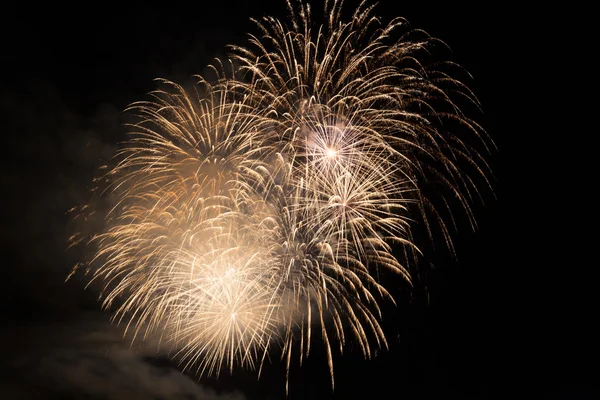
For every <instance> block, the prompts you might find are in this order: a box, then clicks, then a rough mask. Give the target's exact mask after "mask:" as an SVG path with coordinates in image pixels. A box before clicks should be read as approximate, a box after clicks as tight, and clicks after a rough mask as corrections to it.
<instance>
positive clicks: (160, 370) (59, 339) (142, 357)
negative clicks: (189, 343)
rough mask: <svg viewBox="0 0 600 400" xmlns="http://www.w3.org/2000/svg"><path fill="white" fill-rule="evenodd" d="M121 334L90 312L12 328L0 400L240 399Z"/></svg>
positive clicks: (1, 364) (1, 368) (7, 338)
mask: <svg viewBox="0 0 600 400" xmlns="http://www.w3.org/2000/svg"><path fill="white" fill-rule="evenodd" d="M122 332H123V329H121V328H119V327H116V326H114V325H111V324H109V323H108V322H107V321H105V320H103V319H102V318H100V317H98V316H94V315H89V314H88V315H86V316H84V317H83V318H80V319H79V320H78V321H77V322H70V323H63V324H59V325H56V324H52V325H51V324H47V325H44V324H41V325H38V326H35V327H31V326H28V327H25V328H15V329H14V330H12V331H11V332H10V333H8V334H4V335H3V337H2V342H3V343H5V344H6V345H7V347H8V351H7V354H6V355H5V356H3V359H2V361H0V371H1V372H2V375H1V376H2V378H0V398H7V399H8V398H11V399H12V398H19V399H38V398H63V399H68V398H86V399H115V400H119V399H158V398H167V399H203V400H244V399H245V396H244V395H243V394H242V393H240V392H237V391H234V392H232V391H229V392H225V391H223V392H217V391H216V390H213V389H211V388H208V387H205V386H202V385H199V384H198V383H197V382H196V381H195V380H194V379H193V378H190V377H189V376H187V375H185V374H183V373H181V372H180V371H179V370H178V369H177V368H176V367H175V366H174V365H172V364H171V362H169V361H168V358H166V356H165V355H163V354H159V353H157V352H156V347H154V346H153V345H152V344H149V343H144V344H139V345H137V344H134V345H131V342H130V341H129V340H127V339H124V338H123V335H122ZM151 342H152V341H150V343H151Z"/></svg>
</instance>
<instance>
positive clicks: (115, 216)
mask: <svg viewBox="0 0 600 400" xmlns="http://www.w3.org/2000/svg"><path fill="white" fill-rule="evenodd" d="M288 7H289V11H290V14H291V16H290V19H289V21H286V22H283V21H280V20H278V19H275V18H264V19H263V20H260V21H255V22H256V24H257V26H258V28H259V31H260V33H261V35H260V36H251V37H250V41H249V44H248V46H246V47H240V46H233V47H232V50H233V53H234V54H233V56H232V57H233V60H234V61H235V62H236V63H237V65H239V67H238V71H237V72H236V71H234V73H233V74H231V76H230V77H228V76H226V75H225V74H223V73H221V72H220V71H222V70H223V68H222V67H223V66H222V65H220V66H219V67H217V68H215V70H216V71H218V72H219V73H218V79H217V80H216V81H217V83H214V84H210V83H208V82H207V81H206V80H205V79H203V78H201V77H199V84H198V85H197V86H195V87H194V88H192V89H184V88H183V87H180V86H178V85H176V84H173V83H171V82H167V81H164V82H163V84H164V85H166V87H167V89H165V90H160V91H157V92H155V93H154V99H153V101H149V102H140V103H135V104H133V105H132V107H131V110H132V111H134V112H135V113H136V114H137V115H138V117H139V119H138V121H139V122H138V123H137V124H135V125H133V126H132V130H131V134H130V139H129V141H128V142H127V143H126V146H125V147H124V148H123V150H122V151H121V152H120V153H119V155H118V159H119V160H120V161H119V162H118V163H117V164H116V165H115V166H114V167H113V168H112V169H111V170H110V172H109V174H108V175H107V177H108V178H109V179H110V182H111V183H110V186H109V188H108V192H109V193H112V195H114V196H115V197H116V198H118V202H117V203H116V205H115V206H114V207H113V208H112V209H111V211H110V212H109V213H108V217H107V228H106V229H105V230H104V231H103V232H101V233H99V234H98V235H96V236H94V237H93V238H92V239H91V240H90V242H89V243H90V244H93V245H94V246H95V249H96V250H95V256H94V258H93V260H92V261H91V262H90V263H89V265H90V268H89V271H90V273H91V274H92V280H99V281H102V282H104V293H105V297H104V305H105V306H106V307H116V312H115V315H116V318H119V319H121V318H124V317H127V318H128V320H129V322H128V326H129V325H131V326H132V327H133V329H135V331H136V335H137V334H142V331H143V334H144V335H145V334H147V333H149V332H153V331H157V332H160V334H161V336H162V337H163V338H164V341H166V342H169V343H171V344H172V345H173V346H175V347H176V348H177V349H178V353H177V354H178V355H180V356H181V358H182V359H183V360H185V363H186V364H185V365H186V367H191V366H192V365H196V366H198V369H199V372H201V373H209V374H213V373H214V374H218V373H219V371H220V370H221V369H222V368H223V367H227V368H229V369H230V370H232V369H233V367H234V366H235V365H240V366H243V367H248V368H256V367H259V366H261V365H262V363H263V361H264V360H265V359H266V358H267V357H268V356H269V354H271V350H273V351H275V350H274V349H278V350H277V351H279V352H280V353H279V354H280V356H281V357H282V358H283V359H285V360H286V363H287V368H288V371H289V369H290V365H291V361H292V355H293V354H299V355H300V362H302V359H303V357H305V356H308V354H309V352H310V347H311V341H313V340H315V339H314V337H315V334H314V332H316V333H317V335H318V336H319V337H320V339H321V340H323V342H324V343H325V348H326V350H327V354H328V362H329V368H330V371H331V377H332V384H333V358H332V349H333V348H335V347H338V348H339V350H340V351H342V350H343V345H344V343H345V342H346V341H347V340H348V339H351V340H352V341H353V342H356V343H358V344H359V347H360V349H361V350H362V352H363V354H364V355H365V357H370V356H371V355H372V352H373V349H374V348H379V347H385V346H387V342H386V339H385V335H384V332H383V330H382V328H381V326H380V320H381V311H380V307H379V303H380V301H382V300H387V301H392V302H393V298H392V296H391V295H390V294H389V293H388V291H387V290H386V289H385V287H384V285H383V284H382V283H381V282H378V281H377V279H376V277H377V276H378V272H379V271H380V270H381V269H385V270H388V271H392V272H393V273H394V274H398V275H400V276H401V277H403V278H404V279H405V280H406V281H407V282H409V283H410V281H411V274H410V272H409V267H408V264H409V261H410V257H408V258H399V257H398V254H399V253H406V254H413V255H416V254H419V250H418V247H417V245H416V244H415V243H414V241H413V238H412V234H411V229H412V227H413V226H414V224H415V223H418V222H421V223H423V224H424V225H425V226H426V227H427V229H428V231H429V232H430V235H431V236H432V237H433V234H432V233H431V232H432V229H433V228H432V226H433V225H434V224H433V222H436V225H437V226H439V227H440V230H441V232H442V233H443V234H444V237H445V238H446V242H447V244H448V245H449V247H450V248H452V242H451V240H450V236H449V233H450V229H449V228H450V227H449V226H448V224H447V222H448V221H452V220H453V219H452V218H453V217H452V215H453V214H454V211H455V210H452V209H450V210H449V211H452V212H446V213H445V212H442V210H440V206H441V208H442V209H445V208H447V206H448V207H449V205H450V204H457V205H458V208H459V209H460V210H462V211H463V213H464V215H466V216H467V218H468V220H469V221H471V223H472V224H473V225H474V218H473V213H472V210H471V204H472V200H473V198H474V197H475V196H476V195H477V194H478V189H477V186H476V182H484V184H486V185H488V186H489V183H488V180H487V176H488V175H489V169H488V166H487V164H486V163H485V160H484V158H483V157H482V156H481V155H480V153H479V152H478V151H477V148H478V147H479V148H481V149H485V150H487V145H486V144H490V143H491V142H490V141H489V140H488V138H487V137H486V135H485V132H484V131H483V130H482V129H481V127H480V126H479V125H478V124H477V123H475V122H474V121H473V120H471V119H469V118H468V117H467V116H466V115H465V114H464V113H463V112H462V111H461V108H460V107H459V106H458V103H457V101H458V102H460V103H461V104H462V102H463V101H464V100H466V101H467V102H468V103H470V104H472V105H474V106H475V107H478V102H477V100H476V98H475V96H474V95H473V93H472V92H471V91H470V90H469V89H468V88H467V86H466V85H465V84H463V83H461V82H460V81H459V80H458V79H455V78H453V77H452V74H451V72H452V70H453V69H455V68H456V66H455V65H454V64H452V63H436V64H435V65H434V66H433V67H432V66H431V65H430V64H429V63H425V62H423V61H420V59H421V58H423V59H426V60H427V59H430V58H431V53H432V51H433V49H434V48H435V47H436V46H437V47H440V46H441V47H443V46H444V45H443V43H441V42H440V41H439V40H436V39H434V38H431V37H430V36H428V35H427V34H425V33H424V32H422V31H418V30H413V29H411V28H410V27H409V25H408V23H407V22H406V21H405V20H403V19H400V18H398V19H394V20H393V21H391V22H390V23H389V24H383V23H382V22H381V21H380V20H379V19H378V18H377V17H375V16H374V14H373V6H370V5H367V4H366V3H362V4H361V5H360V6H359V7H358V8H357V9H356V11H355V12H354V14H353V15H352V17H351V18H350V19H349V20H348V21H347V22H345V21H344V20H343V19H342V17H341V1H333V2H326V3H325V15H326V21H325V23H324V24H322V25H317V24H313V23H312V21H311V18H312V17H311V10H310V8H309V6H308V5H304V4H301V3H297V4H292V3H291V2H288ZM239 74H241V75H239ZM236 76H242V78H243V79H238V78H236ZM456 99H459V100H456ZM453 129H454V130H456V132H453ZM465 168H467V170H468V171H472V173H467V172H466V170H465ZM477 178H479V179H477ZM427 187H433V188H434V191H435V193H437V194H438V195H437V196H429V195H425V194H424V193H427V192H426V190H425V189H426V188H427ZM442 215H447V216H448V218H446V219H444V218H442V217H441V216H442ZM398 249H401V251H398ZM296 347H298V349H299V350H298V351H297V352H296V351H295V350H294V349H295V348H296Z"/></svg>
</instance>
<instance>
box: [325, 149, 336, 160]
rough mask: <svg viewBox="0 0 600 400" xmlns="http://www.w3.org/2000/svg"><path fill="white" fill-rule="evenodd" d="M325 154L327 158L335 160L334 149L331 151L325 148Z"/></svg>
mask: <svg viewBox="0 0 600 400" xmlns="http://www.w3.org/2000/svg"><path fill="white" fill-rule="evenodd" d="M325 153H326V154H327V158H335V157H336V156H337V153H338V152H337V150H336V149H332V148H329V147H328V148H327V151H326V152H325Z"/></svg>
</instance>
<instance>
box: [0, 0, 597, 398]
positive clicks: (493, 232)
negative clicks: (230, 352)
mask: <svg viewBox="0 0 600 400" xmlns="http://www.w3.org/2000/svg"><path fill="white" fill-rule="evenodd" d="M450 3H451V2H446V4H445V5H434V4H430V3H428V2H396V1H392V0H384V1H381V2H380V5H379V6H378V8H377V11H376V14H378V15H380V16H382V17H383V19H384V20H386V21H387V20H389V19H391V18H392V17H394V16H398V15H400V16H403V17H405V18H407V19H408V20H409V21H410V22H411V24H412V25H413V26H414V27H416V28H422V29H424V30H425V31H427V32H429V33H430V34H432V35H433V36H435V37H438V38H440V39H442V40H444V41H445V42H446V43H447V44H448V45H449V46H450V47H451V48H452V50H453V53H452V54H451V59H452V60H453V61H456V62H458V63H459V64H461V65H462V66H464V67H465V68H466V70H468V71H469V72H470V73H471V74H472V75H473V77H474V80H473V82H472V83H471V85H470V86H471V87H472V88H473V89H474V91H475V93H476V94H477V96H478V97H479V99H480V100H481V102H482V105H483V110H484V114H483V115H482V116H480V117H478V120H479V121H481V123H482V124H483V125H484V127H485V128H486V129H487V130H488V132H489V133H490V135H491V136H492V137H493V139H494V140H495V142H496V144H497V146H498V148H499V151H498V152H496V153H494V154H492V155H491V156H490V158H489V160H490V162H491V164H492V167H493V169H494V173H495V183H494V190H495V195H496V198H495V199H494V197H493V196H492V195H487V197H486V204H485V206H482V205H477V206H476V208H475V211H476V215H477V218H478V221H479V230H478V231H477V232H475V233H473V232H469V231H466V230H463V231H461V232H459V233H458V234H457V235H456V236H455V238H456V244H457V252H458V260H453V259H452V258H450V257H449V256H448V254H446V253H444V252H434V251H433V250H432V249H429V248H427V249H425V250H426V252H427V253H428V256H429V259H430V260H431V263H432V266H427V267H426V273H425V274H424V277H423V281H421V282H420V285H417V286H418V287H417V289H416V290H415V293H414V295H413V296H408V295H406V293H405V291H404V290H403V289H402V287H401V285H400V283H399V284H398V288H397V290H396V289H394V288H392V289H393V290H396V292H397V294H398V298H399V301H398V303H399V304H398V307H397V308H395V309H393V310H390V311H389V312H388V313H387V314H385V320H384V325H385V326H386V329H387V333H388V339H389V342H390V349H389V350H388V351H382V352H380V354H378V355H377V356H376V357H375V358H374V360H370V361H364V360H363V359H362V357H360V356H359V354H358V352H357V351H354V350H352V347H351V346H349V347H348V350H347V353H345V354H344V355H343V356H336V357H335V361H334V362H335V373H336V386H335V391H334V392H333V393H332V391H331V388H330V386H329V376H328V372H327V367H326V364H325V362H324V359H323V354H322V349H319V348H318V346H317V348H316V349H315V351H314V354H313V355H312V356H311V357H310V358H309V360H308V361H307V362H306V363H305V365H304V366H303V367H302V368H299V367H297V366H296V367H294V368H293V370H292V375H291V378H290V396H289V398H290V399H304V398H306V399H309V398H310V399H313V398H314V399H316V398H323V399H329V398H339V399H346V398H373V399H376V398H405V399H413V398H414V399H430V398H436V399H437V398H439V399H446V398H469V399H471V398H472V399H487V398H506V397H510V398H513V397H521V396H530V397H533V398H551V399H554V398H556V399H559V398H565V399H566V398H585V399H587V398H598V393H599V388H598V384H597V376H598V375H597V373H598V368H597V367H596V364H597V362H596V361H597V356H598V352H597V345H596V339H597V334H596V333H595V332H596V331H594V330H593V327H592V326H593V325H594V324H593V322H594V320H595V319H597V312H596V307H595V304H594V298H595V296H594V287H595V282H594V281H593V279H592V274H591V273H590V272H589V271H590V269H593V268H594V263H592V262H590V261H588V260H587V259H586V255H588V254H590V251H589V245H587V244H585V243H589V242H591V239H588V240H585V239H582V237H588V238H589V237H590V236H589V234H585V233H584V231H583V228H581V227H577V228H576V224H574V223H572V222H571V221H573V220H575V219H578V218H580V217H575V215H576V213H577V211H579V210H578V209H579V208H581V207H582V201H581V196H580V195H578V194H577V190H574V187H577V185H578V183H577V181H576V178H575V177H574V175H576V174H574V173H571V172H568V171H569V169H568V166H570V165H572V164H573V163H572V160H573V159H574V158H576V157H577V155H576V154H573V153H572V152H571V151H570V150H567V143H569V142H571V140H570V139H569V136H568V135H569V132H565V131H563V130H562V129H563V128H562V126H559V125H558V124H555V123H554V122H555V121H556V120H557V114H554V112H553V111H552V109H550V108H545V107H544V106H543V104H546V103H547V102H548V101H549V99H553V98H556V99H557V101H560V102H565V101H568V100H565V97H564V96H559V95H558V92H555V91H553V90H551V87H552V88H553V87H556V85H554V82H556V80H557V79H559V78H557V77H559V76H560V74H558V73H557V74H556V75H554V74H552V73H550V72H549V69H548V64H553V63H555V62H557V61H556V60H560V59H562V56H561V50H560V49H558V42H556V44H557V46H556V47H554V45H548V46H547V45H546V44H545V42H546V41H552V40H554V39H553V37H551V36H546V37H544V35H545V34H546V33H547V31H545V30H543V29H539V28H538V26H537V25H536V21H538V20H541V19H544V17H542V16H541V15H538V14H537V13H536V12H535V10H534V11H531V12H528V11H527V10H525V9H523V8H522V7H520V6H519V5H510V4H506V3H499V4H497V5H495V4H493V3H487V2H481V5H478V6H472V5H469V6H467V5H462V4H459V5H457V4H450ZM355 4H356V2H352V1H349V2H348V3H347V7H348V8H351V7H352V6H353V5H355ZM313 5H315V8H316V9H317V10H318V9H320V6H317V2H313ZM263 15H276V16H284V15H285V4H284V2H283V0H282V1H277V2H249V1H238V0H235V1H231V0H230V1H223V2H218V1H217V2H211V3H204V2H196V3H194V4H193V5H191V3H190V4H185V3H183V2H182V3H175V2H167V3H164V2H163V3H161V4H159V5H156V6H149V5H146V4H141V3H139V4H135V3H129V4H128V5H127V6H125V5H123V4H120V5H118V6H114V7H109V6H108V5H104V4H97V5H86V6H85V7H83V6H82V7H81V8H79V7H71V6H69V7H67V6H57V5H55V4H52V5H51V6H45V5H42V6H33V5H32V4H29V3H23V4H22V5H17V6H15V5H13V6H9V8H7V9H6V10H5V12H4V14H3V17H2V20H3V21H2V28H1V29H2V32H1V33H2V36H1V37H2V39H1V40H2V49H1V53H0V63H1V65H0V68H1V70H2V71H3V73H2V77H1V80H0V113H1V114H0V116H1V118H2V128H1V130H2V132H1V133H2V142H3V146H2V148H3V156H2V157H1V162H2V170H1V173H0V177H1V179H2V184H1V186H0V188H2V189H3V190H2V192H3V193H2V194H1V195H0V197H1V198H2V203H3V206H2V224H3V229H2V239H1V240H2V244H3V248H4V250H3V262H2V268H3V271H2V275H1V282H2V289H1V290H0V308H1V312H2V318H1V320H0V321H1V322H0V329H1V332H0V336H1V337H2V339H3V341H2V344H3V345H4V347H5V354H4V356H3V357H0V359H1V361H0V371H2V375H1V376H2V380H0V398H9V399H10V398H92V399H97V398H98V399H99V398H165V399H167V398H168V399H170V398H206V399H227V398H232V399H234V398H235V399H242V398H247V399H264V398H269V399H276V398H283V397H284V395H285V386H284V382H285V374H284V371H283V367H282V366H281V365H278V364H277V363H274V365H267V366H266V367H265V369H264V371H263V376H262V377H261V379H260V380H258V381H257V379H256V375H255V374H254V373H250V372H243V371H239V372H238V373H237V374H236V375H234V376H233V377H230V376H227V374H225V375H223V376H221V378H220V379H219V380H214V379H202V380H201V381H200V382H198V381H197V379H196V378H194V377H193V376H187V375H183V374H180V373H179V371H177V370H176V368H174V366H173V364H171V363H169V361H168V359H167V358H165V357H164V356H163V355H160V354H156V353H153V351H152V350H151V349H149V348H147V347H145V348H140V349H138V352H134V351H133V350H131V349H129V348H128V344H127V343H125V342H124V341H123V340H121V339H120V335H121V331H120V330H119V328H117V327H115V326H114V325H111V324H110V323H109V316H108V315H107V314H106V313H103V312H102V311H100V308H99V305H98V303H97V302H96V299H95V295H94V293H92V292H91V291H89V290H88V291H85V290H83V287H84V282H82V281H80V280H72V281H69V282H67V283H65V282H64V280H65V277H66V275H67V273H68V271H69V269H70V267H71V266H72V265H73V264H74V263H75V262H76V261H77V258H78V256H79V255H80V254H78V253H77V252H69V251H67V250H66V237H67V235H68V232H69V217H68V215H67V213H66V211H67V210H68V209H69V208H71V207H73V206H76V205H78V204H80V203H81V202H82V201H84V200H85V198H86V196H87V193H88V190H89V189H90V187H91V180H92V178H93V176H94V171H95V169H96V168H97V167H98V166H99V165H101V164H102V162H103V161H105V160H107V159H108V158H109V157H110V156H111V155H112V154H113V152H114V150H115V149H116V148H117V143H118V142H119V141H120V140H122V139H123V135H124V132H125V130H124V128H123V126H122V123H123V122H124V118H125V117H124V115H123V113H122V110H123V109H124V108H125V107H126V106H127V105H128V104H129V103H131V102H133V101H136V100H140V99H144V98H146V97H145V96H146V94H147V93H148V92H149V91H151V90H152V89H154V88H155V87H156V86H155V83H154V82H153V79H154V78H157V77H164V78H168V79H171V80H174V81H176V82H186V81H187V80H189V78H190V76H191V75H193V74H196V73H200V74H203V73H204V72H205V66H206V65H207V64H208V63H210V62H211V60H212V59H213V58H214V57H224V56H226V54H227V53H226V45H227V44H230V43H234V44H245V43H246V42H245V40H246V36H245V33H246V32H250V31H252V32H255V31H254V30H253V26H252V24H251V23H250V21H249V18H250V17H261V16H263ZM555 29H557V30H560V29H561V27H560V24H558V26H555ZM549 48H550V49H552V50H554V52H552V51H550V52H548V49H549ZM560 79H562V78H560ZM560 79H559V80H560ZM561 82H562V81H561ZM581 225H589V226H593V225H592V223H591V222H590V223H589V224H586V223H582V224H581ZM589 229H591V228H589ZM426 293H428V296H429V297H427V295H426ZM109 350H110V351H109ZM186 396H187V397H186Z"/></svg>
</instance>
